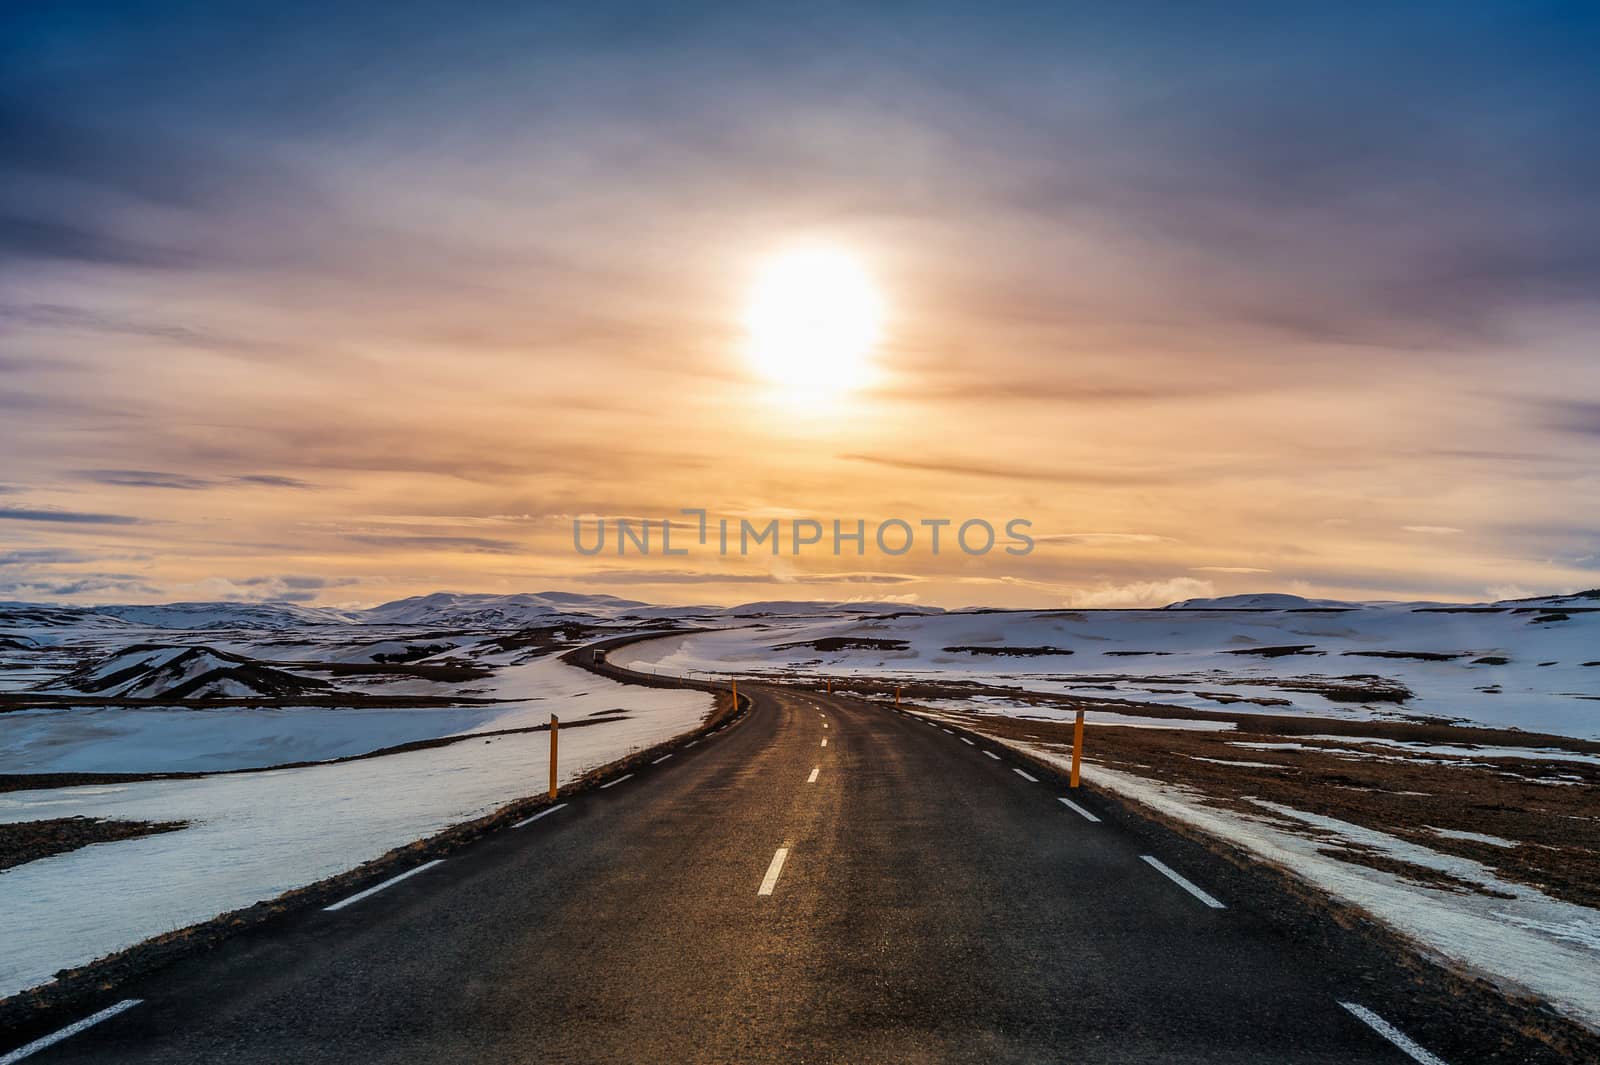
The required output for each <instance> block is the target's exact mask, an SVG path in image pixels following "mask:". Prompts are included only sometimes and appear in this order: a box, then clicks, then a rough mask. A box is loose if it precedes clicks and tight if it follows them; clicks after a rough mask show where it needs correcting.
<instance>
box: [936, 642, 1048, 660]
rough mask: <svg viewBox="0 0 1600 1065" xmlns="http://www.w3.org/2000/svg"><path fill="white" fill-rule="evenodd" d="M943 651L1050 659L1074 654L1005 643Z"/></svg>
mask: <svg viewBox="0 0 1600 1065" xmlns="http://www.w3.org/2000/svg"><path fill="white" fill-rule="evenodd" d="M943 650H945V651H947V652H950V653H951V654H968V655H997V656H1000V657H1006V658H1013V657H1014V658H1048V657H1050V656H1052V655H1070V654H1071V653H1072V652H1071V651H1069V650H1067V649H1066V648H1065V647H1015V646H1010V645H1007V644H1003V643H990V644H964V645H962V646H959V647H946V648H944V649H943Z"/></svg>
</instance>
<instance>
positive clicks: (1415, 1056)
mask: <svg viewBox="0 0 1600 1065" xmlns="http://www.w3.org/2000/svg"><path fill="white" fill-rule="evenodd" d="M1339 1005H1341V1006H1343V1007H1344V1008H1345V1009H1347V1010H1349V1011H1350V1012H1351V1013H1353V1014H1355V1015H1356V1016H1357V1017H1359V1018H1361V1021H1362V1023H1363V1024H1365V1025H1366V1026H1367V1027H1368V1028H1371V1029H1372V1030H1373V1031H1374V1032H1377V1033H1378V1034H1379V1035H1381V1036H1383V1037H1384V1038H1385V1039H1387V1040H1388V1041H1389V1042H1391V1043H1393V1044H1394V1045H1395V1046H1397V1047H1399V1048H1400V1049H1401V1050H1403V1051H1405V1053H1406V1056H1407V1057H1409V1058H1410V1059H1411V1060H1412V1061H1415V1062H1419V1063H1420V1065H1445V1063H1444V1059H1443V1058H1440V1057H1438V1056H1437V1055H1434V1054H1430V1053H1428V1051H1426V1050H1424V1049H1422V1047H1420V1046H1418V1045H1417V1044H1416V1043H1415V1042H1414V1041H1413V1040H1412V1039H1411V1037H1410V1036H1408V1035H1406V1034H1405V1033H1404V1032H1402V1031H1401V1030H1400V1029H1398V1028H1396V1027H1395V1026H1394V1025H1392V1024H1390V1023H1389V1022H1388V1021H1386V1020H1384V1019H1383V1018H1382V1017H1380V1016H1378V1015H1377V1014H1376V1013H1373V1012H1372V1011H1371V1010H1369V1009H1367V1007H1365V1006H1361V1005H1357V1004H1356V1003H1354V1002H1341V1003H1339Z"/></svg>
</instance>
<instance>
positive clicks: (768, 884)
mask: <svg viewBox="0 0 1600 1065" xmlns="http://www.w3.org/2000/svg"><path fill="white" fill-rule="evenodd" d="M788 857H789V848H788V847H779V848H778V851H777V853H776V854H774V855H773V856H772V864H771V865H769V866H767V875H766V876H764V877H762V878H761V886H760V887H759V888H757V889H756V894H757V895H770V894H772V889H773V888H775V887H777V886H778V875H779V874H780V873H782V872H783V863H784V862H785V861H786V860H787V859H788Z"/></svg>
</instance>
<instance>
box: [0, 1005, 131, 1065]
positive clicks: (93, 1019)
mask: <svg viewBox="0 0 1600 1065" xmlns="http://www.w3.org/2000/svg"><path fill="white" fill-rule="evenodd" d="M143 1001H144V999H142V998H125V999H123V1000H122V1001H121V1002H118V1003H117V1004H116V1005H115V1006H107V1007H106V1008H105V1009H103V1010H101V1011H100V1012H99V1013H91V1014H90V1015H89V1016H87V1017H85V1018H84V1019H83V1020H81V1021H73V1022H72V1023H71V1024H69V1025H67V1026H66V1027H65V1028H63V1029H61V1030H60V1031H59V1032H51V1033H50V1034H49V1035H44V1036H40V1037H39V1038H38V1039H35V1040H34V1041H33V1042H31V1043H29V1044H27V1045H26V1046H20V1047H18V1048H17V1049H15V1050H13V1051H12V1052H11V1053H9V1054H7V1055H5V1056H4V1057H0V1065H12V1063H13V1062H18V1061H21V1060H22V1059H23V1058H27V1057H32V1056H33V1055H35V1054H37V1053H39V1051H41V1050H43V1049H44V1048H45V1047H53V1046H55V1045H56V1044H57V1043H59V1042H61V1041H62V1040H63V1039H70V1038H71V1037H73V1036H75V1035H77V1034H78V1033H79V1032H81V1031H83V1030H84V1029H86V1028H93V1027H94V1026H95V1025H97V1024H99V1023H100V1022H101V1021H109V1020H110V1019H111V1018H113V1017H115V1016H116V1015H117V1014H119V1013H126V1012H127V1011H128V1010H131V1009H133V1007H135V1006H137V1005H138V1004H139V1003H141V1002H143Z"/></svg>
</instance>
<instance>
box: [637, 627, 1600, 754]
mask: <svg viewBox="0 0 1600 1065" xmlns="http://www.w3.org/2000/svg"><path fill="white" fill-rule="evenodd" d="M1285 600H1287V601H1288V602H1289V603H1290V604H1291V605H1290V606H1288V607H1287V608H1277V609H1271V608H1268V609H1213V608H1208V604H1200V605H1198V606H1196V607H1192V608H1186V609H1172V608H1169V609H1166V610H1095V611H1040V612H954V613H946V614H933V615H928V614H918V615H909V616H899V617H839V616H834V617H820V618H819V617H809V618H808V617H787V618H778V617H774V618H761V619H749V620H745V621H744V622H743V623H742V624H741V625H740V627H737V628H729V629H726V630H723V631H719V632H712V633H694V634H686V635H684V636H681V637H678V638H676V639H674V640H669V641H653V642H650V643H646V644H641V645H638V646H637V647H632V648H627V649H624V650H622V651H620V652H618V653H617V654H615V655H613V661H616V662H618V663H619V664H624V665H627V664H632V665H634V666H637V667H640V668H655V669H659V670H661V671H663V672H669V673H679V674H682V673H687V672H689V671H691V670H693V671H702V672H704V671H726V672H747V673H756V672H764V673H779V674H782V673H790V674H795V675H808V676H822V675H827V676H831V677H833V678H834V679H835V682H836V683H837V682H839V681H848V679H849V678H850V677H852V676H861V677H873V678H880V679H890V680H904V681H906V682H914V681H920V680H938V681H941V682H950V681H961V682H971V683H975V684H982V685H989V686H994V687H1002V686H1010V687H1019V688H1024V689H1027V690H1030V691H1041V692H1055V693H1060V694H1067V695H1082V696H1091V697H1094V698H1100V699H1121V700H1129V701H1139V702H1154V703H1159V704H1161V705H1164V706H1173V707H1182V708H1189V709H1194V710H1210V711H1216V710H1222V709H1227V708H1233V709H1237V710H1242V711H1249V712H1251V713H1269V714H1291V715H1305V714H1311V715H1315V716H1319V717H1334V718H1356V719H1401V720H1404V719H1417V718H1431V719H1439V720H1444V721H1453V722H1460V723H1470V724H1477V725H1484V726H1489V727H1494V728H1516V729H1521V730H1523V731H1530V732H1549V733H1554V734H1557V735H1564V736H1573V737H1578V738H1587V739H1600V611H1597V610H1595V608H1596V607H1597V606H1600V599H1590V600H1585V599H1577V598H1572V599H1571V600H1570V601H1567V600H1564V599H1558V600H1541V601H1539V603H1540V604H1541V605H1533V604H1530V603H1525V602H1513V603H1502V604H1493V605H1490V606H1487V607H1484V608H1479V609H1476V610H1473V611H1472V612H1461V611H1460V609H1459V608H1440V607H1437V606H1429V605H1422V606H1418V605H1415V604H1366V605H1362V604H1344V605H1343V606H1341V607H1337V608H1320V609H1319V608H1316V607H1306V606H1296V605H1293V604H1294V603H1295V601H1294V600H1293V599H1292V597H1282V598H1275V600H1274V601H1277V602H1284V601H1285ZM1301 602H1303V601H1301ZM1543 604H1549V605H1548V606H1546V605H1543ZM1008 650H1009V651H1010V652H1011V653H1006V652H1007V651H1008ZM1052 651H1059V652H1064V653H1059V654H1057V653H1050V652H1052ZM1402 656H1414V657H1402ZM1354 678H1365V679H1354ZM990 702H991V703H993V704H994V705H995V707H996V709H999V708H1000V707H1001V706H1002V705H1004V706H1009V707H1010V708H1012V709H1014V710H1019V711H1020V710H1023V709H1024V708H1025V704H1024V703H1022V702H1020V701H1018V700H1015V699H1012V700H1011V701H1010V702H1009V703H1006V701H1005V696H1004V695H1002V694H1001V693H996V694H995V696H994V698H993V699H992V700H990ZM1027 712H1030V713H1031V712H1037V711H1036V710H1034V709H1033V708H1027ZM1132 712H1137V711H1132Z"/></svg>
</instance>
